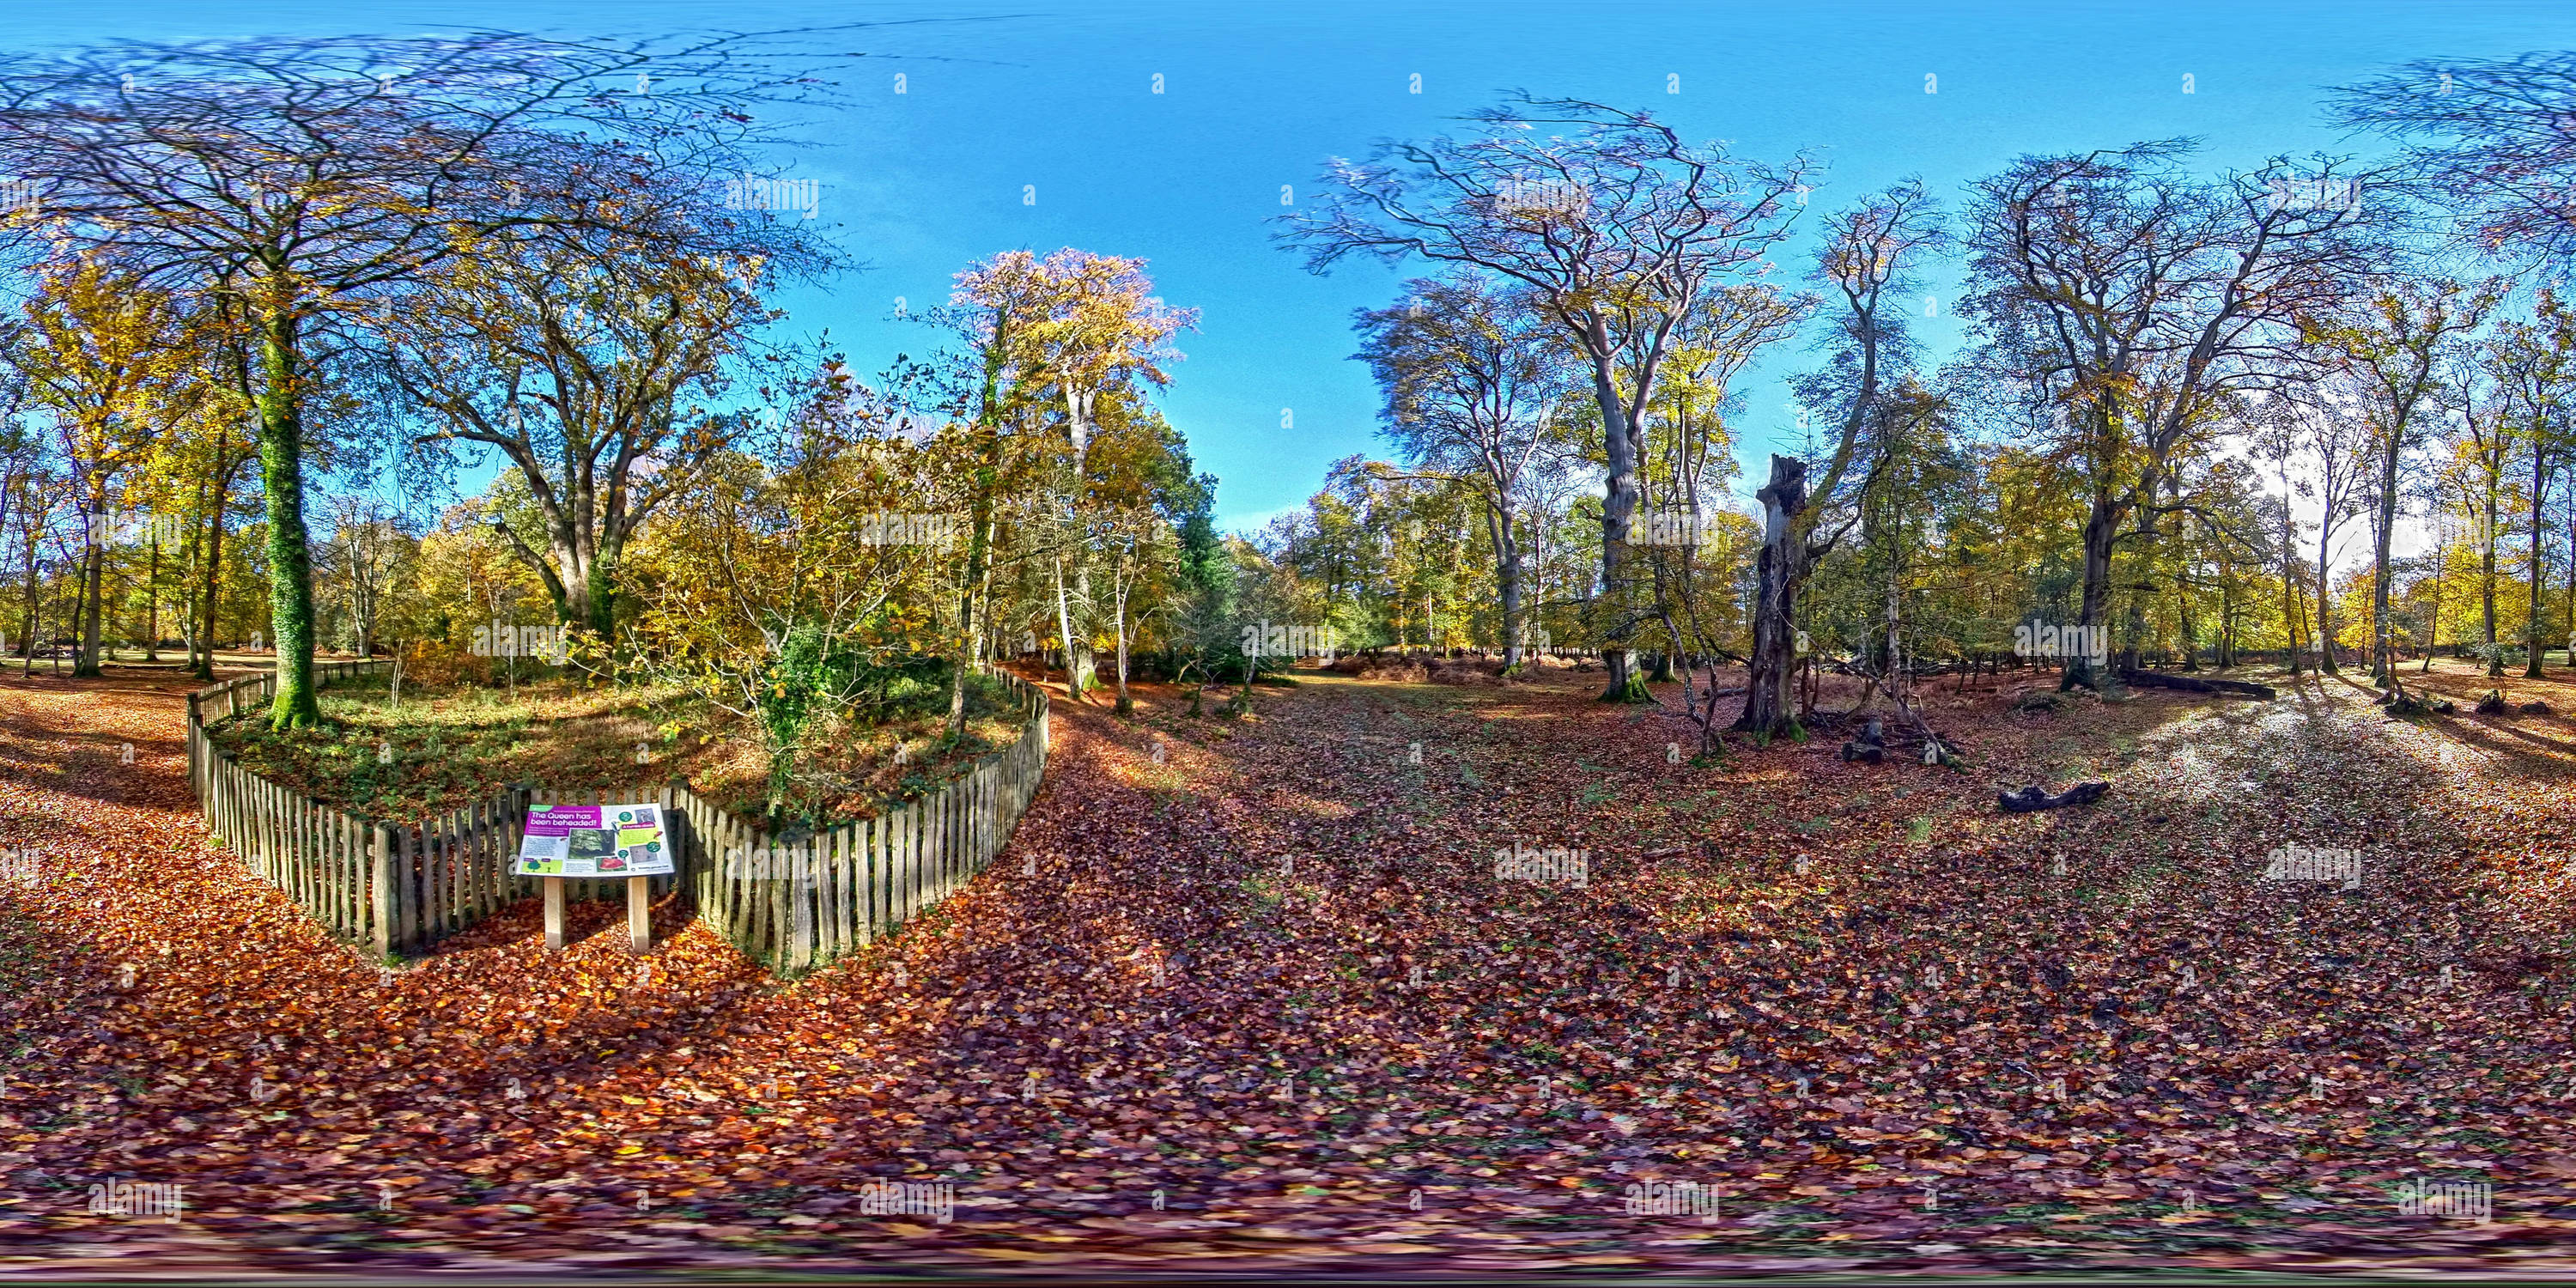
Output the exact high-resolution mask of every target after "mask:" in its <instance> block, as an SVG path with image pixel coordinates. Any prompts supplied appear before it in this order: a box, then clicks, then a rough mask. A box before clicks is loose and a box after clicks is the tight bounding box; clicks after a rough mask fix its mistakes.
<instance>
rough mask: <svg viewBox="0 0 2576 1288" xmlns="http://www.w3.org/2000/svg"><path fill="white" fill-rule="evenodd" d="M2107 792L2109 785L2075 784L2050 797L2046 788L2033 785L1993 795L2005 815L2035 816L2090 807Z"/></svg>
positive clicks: (1997, 805) (1996, 804)
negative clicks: (2070, 808)
mask: <svg viewBox="0 0 2576 1288" xmlns="http://www.w3.org/2000/svg"><path fill="white" fill-rule="evenodd" d="M2109 790H2111V785H2110V784H2109V783H2103V782H2092V783H2077V784H2076V785H2074V786H2073V787H2069V788H2067V789H2066V790H2065V791H2063V792H2060V793H2058V794H2057V795H2055V796H2051V795H2049V794H2048V789H2047V788H2044V787H2041V786H2039V785H2038V784H2036V783H2033V784H2032V785H2030V786H2028V787H2025V788H2022V789H2021V790H2020V791H2017V792H1997V793H1995V806H1996V808H1998V809H2001V810H2002V811H2003V812H2005V813H2007V814H2035V813H2038V812H2039V811H2041V810H2044V809H2059V808H2063V807H2065V806H2068V805H2090V804H2092V803H2093V802H2095V801H2098V800H2100V799H2102V793H2104V792H2107V791H2109Z"/></svg>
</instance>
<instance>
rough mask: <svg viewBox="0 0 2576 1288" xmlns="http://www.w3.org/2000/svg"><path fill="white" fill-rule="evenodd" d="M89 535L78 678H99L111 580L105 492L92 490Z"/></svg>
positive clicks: (78, 607)
mask: <svg viewBox="0 0 2576 1288" xmlns="http://www.w3.org/2000/svg"><path fill="white" fill-rule="evenodd" d="M88 518H89V531H88V532H87V533H86V534H84V536H83V540H82V543H81V579H80V600H79V602H78V603H76V604H74V605H73V608H72V611H73V613H74V614H75V616H76V618H77V620H78V624H79V630H80V654H79V656H78V657H77V658H76V659H74V661H73V662H72V674H73V675H74V676H89V675H97V674H99V669H98V647H99V640H98V625H99V624H98V619H99V601H100V600H101V599H102V598H104V597H105V596H104V593H103V592H104V590H105V582H106V580H107V541H106V532H105V531H104V525H105V523H106V521H107V494H106V492H105V491H104V490H103V489H100V488H96V487H93V488H92V489H91V490H90V510H89V515H88Z"/></svg>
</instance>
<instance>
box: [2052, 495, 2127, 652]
mask: <svg viewBox="0 0 2576 1288" xmlns="http://www.w3.org/2000/svg"><path fill="white" fill-rule="evenodd" d="M2120 508H2121V507H2120V505H2119V503H2118V502H2116V501H2114V500H2113V499H2112V498H2111V494H2110V493H2109V492H2107V491H2102V490H2098V489H2097V490H2096V491H2095V492H2094V494H2093V508H2092V510H2091V512H2090V513H2088V514H2087V515H2086V516H2085V519H2084V597H2083V601H2082V605H2081V607H2080V609H2079V610H2078V612H2077V616H2076V625H2078V626H2082V627H2085V628H2086V635H2087V636H2088V637H2090V636H2091V633H2092V631H2094V630H2097V629H2099V628H2100V627H2101V626H2102V625H2103V620H2102V619H2103V618H2104V617H2105V616H2106V615H2107V610H2108V609H2109V607H2110V600H2111V544H2112V542H2113V541H2115V540H2117V539H2118V536H2119V531H2120ZM2066 654H2067V656H2066V658H2065V662H2064V670H2063V671H2062V672H2061V673H2060V674H2059V675H2058V679H2057V687H2058V689H2059V691H2060V692H2063V691H2065V690H2068V689H2073V688H2077V687H2082V688H2087V689H2094V690H2099V689H2100V688H2101V687H2102V686H2101V679H2100V677H2098V676H2096V675H2094V674H2093V658H2092V655H2091V654H2089V653H2087V652H2085V651H2084V650H2082V649H2069V650H2067V651H2066Z"/></svg>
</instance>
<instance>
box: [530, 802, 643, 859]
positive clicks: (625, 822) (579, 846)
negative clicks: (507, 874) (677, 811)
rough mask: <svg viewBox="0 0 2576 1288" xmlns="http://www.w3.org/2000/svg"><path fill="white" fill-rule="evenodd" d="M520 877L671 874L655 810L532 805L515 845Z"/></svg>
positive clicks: (639, 806) (614, 806) (595, 806)
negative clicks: (522, 834)
mask: <svg viewBox="0 0 2576 1288" xmlns="http://www.w3.org/2000/svg"><path fill="white" fill-rule="evenodd" d="M517 871H518V874H519V875H520V876H524V877H644V876H658V875H661V874H663V873H667V872H670V871H673V868H672V865H671V841H670V837H669V835H668V834H667V833H666V832H665V831H664V830H663V827H662V807H661V806H659V805H649V804H639V805H534V806H530V807H529V809H528V830H527V834H526V836H525V837H524V838H523V839H521V840H520V842H519V864H518V869H517Z"/></svg>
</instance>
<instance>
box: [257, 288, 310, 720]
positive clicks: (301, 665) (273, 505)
mask: <svg viewBox="0 0 2576 1288" xmlns="http://www.w3.org/2000/svg"><path fill="white" fill-rule="evenodd" d="M260 331H261V334H260V361H261V366H262V368H263V370H262V375H263V376H264V377H265V385H264V387H263V388H262V389H261V390H260V394H259V477H260V487H261V491H263V492H264V493H266V494H267V499H268V599H269V628H270V629H271V630H272V631H273V632H274V633H275V634H276V636H277V700H276V701H275V702H274V703H272V704H271V705H270V707H269V713H268V722H269V726H270V727H271V728H275V729H309V728H311V727H313V726H314V725H317V724H320V723H321V721H322V710H321V706H320V704H319V703H318V702H317V701H316V700H315V698H314V693H313V551H312V548H311V546H310V544H309V543H308V542H307V541H306V539H305V533H304V460H303V457H304V421H303V417H302V414H301V410H302V409H301V407H300V405H299V404H300V399H299V397H298V394H299V393H300V392H301V391H300V389H299V388H298V383H299V381H300V380H301V379H302V373H301V372H299V371H298V370H297V369H296V367H297V357H298V355H297V353H296V325H295V316H294V314H293V313H292V312H291V311H289V310H288V309H287V308H285V307H284V306H282V305H272V306H271V309H270V312H269V314H268V316H267V317H266V318H264V319H262V322H261V328H260Z"/></svg>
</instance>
